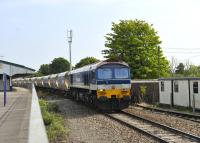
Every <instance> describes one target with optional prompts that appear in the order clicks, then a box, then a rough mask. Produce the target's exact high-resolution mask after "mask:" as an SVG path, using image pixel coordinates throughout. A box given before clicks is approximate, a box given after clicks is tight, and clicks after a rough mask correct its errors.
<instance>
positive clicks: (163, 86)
mask: <svg viewBox="0 0 200 143" xmlns="http://www.w3.org/2000/svg"><path fill="white" fill-rule="evenodd" d="M161 91H165V85H164V81H161Z"/></svg>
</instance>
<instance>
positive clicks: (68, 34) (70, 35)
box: [67, 29, 72, 71]
mask: <svg viewBox="0 0 200 143" xmlns="http://www.w3.org/2000/svg"><path fill="white" fill-rule="evenodd" d="M67 40H68V43H69V62H70V71H71V70H72V57H71V45H72V30H71V29H68V30H67Z"/></svg>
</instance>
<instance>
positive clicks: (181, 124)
mask: <svg viewBox="0 0 200 143" xmlns="http://www.w3.org/2000/svg"><path fill="white" fill-rule="evenodd" d="M125 111H127V112H129V113H132V114H135V115H138V116H141V117H144V118H147V119H150V120H153V121H157V122H159V123H162V124H165V125H168V126H170V127H174V128H177V129H179V130H182V131H184V132H187V133H191V134H194V135H197V136H200V124H198V123H195V122H192V121H189V120H185V119H181V118H178V117H174V116H171V115H168V114H165V113H158V112H153V111H149V110H145V109H143V108H140V107H133V106H130V107H129V108H128V109H125Z"/></svg>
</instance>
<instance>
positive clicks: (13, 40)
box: [0, 0, 200, 70]
mask: <svg viewBox="0 0 200 143" xmlns="http://www.w3.org/2000/svg"><path fill="white" fill-rule="evenodd" d="M199 14H200V1H199V0H0V59H1V60H6V61H9V62H14V63H17V64H22V65H25V66H28V67H30V68H34V69H36V70H38V68H39V66H40V65H41V64H46V63H50V62H51V61H52V60H53V59H54V58H56V57H64V58H67V59H69V49H68V42H67V29H72V30H73V41H72V64H73V65H75V64H76V63H77V62H79V60H80V59H82V58H85V57H87V56H93V57H96V58H98V59H100V60H103V55H102V54H101V51H102V50H103V49H105V46H104V43H105V37H104V36H105V35H106V34H107V33H110V32H111V26H112V22H115V23H118V22H119V20H130V19H132V20H134V19H140V20H145V21H146V22H148V23H149V24H153V27H154V28H155V29H156V31H158V35H159V36H160V39H161V41H162V44H161V47H162V50H163V52H164V56H166V58H167V59H168V60H171V58H172V57H175V58H176V59H177V60H178V62H185V61H186V60H189V61H190V63H191V64H195V65H200V44H199V41H200V36H199V35H200V16H199Z"/></svg>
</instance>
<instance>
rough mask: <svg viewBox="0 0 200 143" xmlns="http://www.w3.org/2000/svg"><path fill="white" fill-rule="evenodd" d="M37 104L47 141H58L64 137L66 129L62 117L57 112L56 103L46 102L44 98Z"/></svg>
mask: <svg viewBox="0 0 200 143" xmlns="http://www.w3.org/2000/svg"><path fill="white" fill-rule="evenodd" d="M39 104H40V108H41V112H42V116H43V120H44V124H45V126H46V130H47V135H48V138H49V141H50V142H58V141H60V140H64V139H66V136H67V134H68V130H67V129H66V128H65V120H64V118H63V117H62V116H61V115H59V114H57V112H58V111H59V110H58V105H56V104H55V103H48V102H46V101H45V100H40V101H39Z"/></svg>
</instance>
